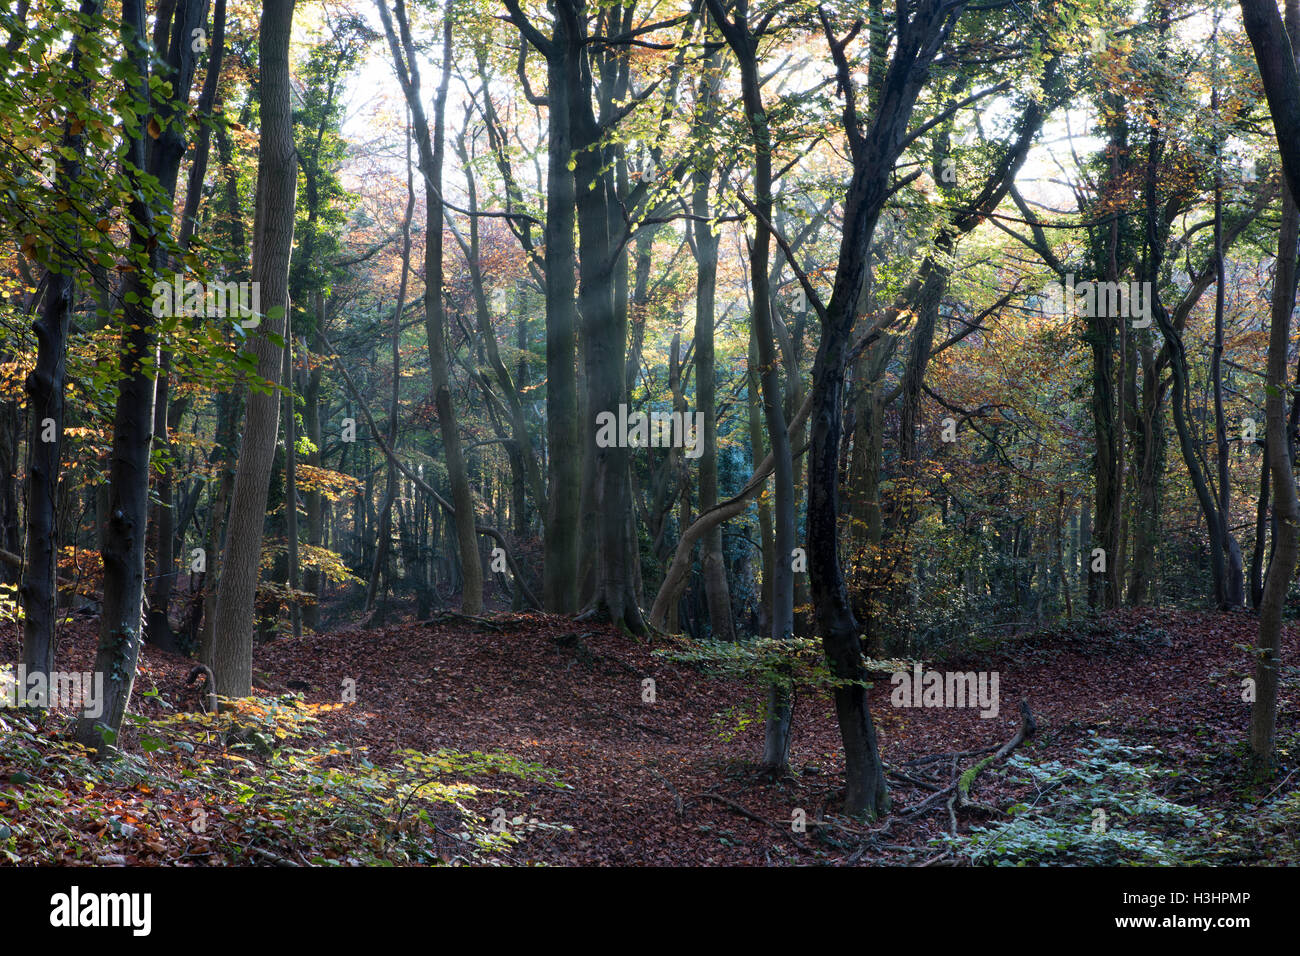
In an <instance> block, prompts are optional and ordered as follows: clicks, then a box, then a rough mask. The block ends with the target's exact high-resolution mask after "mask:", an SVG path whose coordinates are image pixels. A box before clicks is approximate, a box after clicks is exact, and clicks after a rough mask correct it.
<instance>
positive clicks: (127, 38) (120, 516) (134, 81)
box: [76, 0, 203, 756]
mask: <svg viewBox="0 0 1300 956" xmlns="http://www.w3.org/2000/svg"><path fill="white" fill-rule="evenodd" d="M202 8H203V5H202V4H201V3H200V2H199V0H179V2H178V3H177V5H176V8H175V10H174V12H173V15H172V21H171V23H170V26H171V43H170V44H164V45H167V47H168V49H167V55H166V59H165V61H164V62H165V66H166V67H167V68H168V76H167V80H168V81H169V82H170V84H171V95H170V97H169V98H168V99H166V100H162V101H155V102H154V104H153V106H154V112H155V118H156V119H157V121H158V125H159V126H160V128H161V130H162V132H161V134H160V135H159V136H158V137H157V138H156V139H154V140H153V144H152V147H151V148H150V149H149V150H148V151H146V147H145V141H146V136H147V134H146V133H145V132H144V131H143V130H142V131H141V132H140V134H139V135H138V136H136V137H133V138H130V139H128V140H127V141H126V144H125V153H124V156H123V172H124V173H125V175H126V176H127V178H128V179H130V180H131V181H133V182H139V180H140V178H141V176H142V175H143V174H146V173H147V174H148V175H152V176H153V177H155V178H156V179H157V181H158V184H159V186H160V187H161V191H162V194H163V195H164V196H166V197H172V196H174V195H175V192H176V178H177V175H178V173H179V171H180V163H181V157H182V156H183V155H184V153H185V138H184V123H183V117H184V109H183V106H184V103H185V102H186V100H187V99H188V98H189V90H190V84H191V82H192V81H193V78H194V51H193V49H192V48H191V46H190V43H189V38H190V35H191V30H193V29H194V27H195V26H196V25H197V24H198V22H199V19H200V17H201V14H202ZM159 28H160V30H163V29H165V27H164V25H163V24H162V23H161V21H160V23H159ZM146 35H147V28H146V20H145V10H144V3H143V0H124V3H123V5H122V43H123V49H124V51H125V52H124V54H123V55H124V56H125V57H127V58H128V61H129V66H130V67H131V76H130V77H129V78H128V81H127V84H128V85H127V90H126V92H127V95H128V96H130V97H133V98H136V99H138V101H139V102H140V103H149V102H150V101H151V96H150V80H151V76H150V71H149V62H150V56H149V51H148V47H147V41H146ZM181 38H184V42H182V39H181ZM143 195H144V194H143V189H142V188H137V189H136V190H133V191H132V199H131V201H130V203H129V210H130V220H131V247H132V249H137V250H152V251H150V252H148V253H147V254H146V255H147V260H141V261H138V262H137V264H136V269H135V271H133V272H131V273H129V275H128V279H127V282H126V290H125V292H126V294H124V296H123V311H124V316H123V318H124V322H123V330H122V343H121V361H120V369H121V373H122V381H121V384H120V385H119V390H118V396H117V403H116V406H115V408H114V412H113V449H112V452H111V457H110V463H109V487H108V501H107V515H106V520H104V522H103V524H102V526H101V527H102V535H103V549H102V551H101V555H100V556H101V559H102V561H103V568H104V571H103V575H104V576H103V586H104V602H103V607H102V611H101V617H100V631H99V646H98V648H97V650H96V653H95V666H94V670H95V671H96V672H97V673H100V674H103V675H104V700H103V709H102V712H101V713H99V714H95V715H92V714H87V715H84V716H83V717H82V718H81V719H80V720H79V721H78V723H77V728H76V739H77V742H78V743H80V744H82V745H83V746H85V747H87V748H89V749H91V750H94V751H95V752H96V753H97V754H98V755H100V756H106V755H107V754H109V753H112V752H113V751H112V748H113V745H114V744H115V742H116V738H117V733H118V731H119V729H120V728H121V725H122V718H123V716H124V715H125V713H126V708H127V706H128V704H129V703H130V700H131V690H132V687H133V686H134V683H135V669H136V661H137V660H138V658H139V654H140V646H141V644H142V643H143V633H142V627H141V622H142V618H143V612H144V591H145V572H144V568H145V534H146V526H147V523H148V515H149V452H150V447H151V445H152V439H153V402H154V388H155V381H154V371H153V366H154V363H155V362H156V361H157V338H156V333H155V328H154V314H153V309H152V308H151V303H152V299H153V296H152V293H151V290H150V289H149V288H148V287H147V286H146V285H145V280H146V274H147V273H146V271H145V270H146V269H147V270H148V273H149V274H151V273H152V272H153V271H154V270H155V269H156V268H157V267H158V265H159V255H158V252H157V250H158V248H159V247H160V243H159V242H158V236H157V235H156V227H155V223H154V219H153V211H152V210H151V209H150V208H149V207H148V205H147V204H146V203H145V201H144V199H143ZM101 748H106V749H101Z"/></svg>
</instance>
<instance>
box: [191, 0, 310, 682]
mask: <svg viewBox="0 0 1300 956" xmlns="http://www.w3.org/2000/svg"><path fill="white" fill-rule="evenodd" d="M293 10H294V0H266V3H265V5H264V6H263V8H262V18H261V32H260V34H259V36H258V83H259V91H260V93H261V117H262V128H261V139H260V147H259V150H258V161H257V200H256V204H255V209H256V214H255V219H254V224H253V273H252V275H253V278H252V281H253V282H255V283H257V284H258V287H259V289H260V301H261V304H262V306H263V308H264V309H265V312H266V314H265V317H264V318H262V319H261V321H260V322H259V323H258V325H257V326H256V328H255V329H254V331H253V332H252V334H250V335H249V337H248V342H247V344H246V345H245V350H246V352H247V353H248V354H249V356H250V357H251V358H253V359H254V360H255V363H256V372H255V376H256V380H250V382H249V390H248V399H247V410H246V413H245V418H244V428H243V444H242V446H241V448H240V453H239V462H238V466H237V467H236V469H235V484H234V490H233V493H232V496H231V503H230V518H229V522H228V523H227V526H226V541H225V547H224V548H223V556H222V561H221V582H220V584H219V590H218V592H217V605H216V613H215V615H214V642H213V647H212V656H211V659H210V660H206V661H205V663H206V664H208V666H209V667H211V669H212V674H213V677H214V678H215V682H216V687H217V692H218V693H220V694H222V695H224V696H226V697H246V696H248V694H249V692H250V691H251V689H252V677H253V605H254V601H255V599H256V597H257V582H258V578H259V576H260V572H261V557H262V535H263V532H264V529H265V523H266V496H267V492H268V490H269V488H270V483H271V467H272V465H273V464H274V461H275V440H276V435H277V434H278V432H279V424H280V422H279V419H280V399H279V395H278V384H279V382H280V379H281V372H282V368H283V366H282V362H283V360H284V358H283V349H284V334H285V330H286V328H287V322H286V318H287V315H288V306H289V259H290V251H291V249H292V247H293V229H294V206H295V198H296V196H297V189H298V164H297V160H296V153H295V150H294V142H293V116H292V111H291V108H290V84H289V41H290V38H291V35H292V29H293Z"/></svg>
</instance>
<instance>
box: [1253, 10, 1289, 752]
mask: <svg viewBox="0 0 1300 956" xmlns="http://www.w3.org/2000/svg"><path fill="white" fill-rule="evenodd" d="M1267 2H1268V3H1269V5H1270V7H1271V0H1267ZM1246 6H1247V2H1246V0H1243V3H1242V7H1243V10H1244V9H1245V8H1246ZM1271 9H1272V10H1273V11H1274V16H1276V8H1275V7H1271ZM1247 28H1248V30H1249V31H1250V37H1251V41H1252V42H1253V43H1255V47H1256V51H1257V53H1258V52H1259V50H1260V42H1259V40H1257V37H1256V31H1255V30H1254V29H1251V20H1250V19H1249V18H1248V19H1247ZM1286 33H1287V35H1289V37H1290V40H1291V50H1292V52H1291V53H1290V55H1289V56H1288V57H1286V59H1287V60H1288V61H1289V63H1290V65H1291V70H1290V75H1291V78H1292V83H1293V84H1294V78H1295V64H1296V57H1297V56H1298V55H1300V2H1297V0H1287V5H1286ZM1262 60H1263V57H1262V56H1261V64H1260V69H1261V72H1264V71H1265V66H1264V63H1263V62H1262ZM1280 66H1281V64H1274V65H1273V69H1274V71H1276V70H1277V69H1278V68H1279V67H1280ZM1266 86H1267V83H1266ZM1270 105H1271V106H1272V108H1273V109H1274V110H1277V109H1278V104H1277V103H1274V102H1273V97H1271V96H1270ZM1292 106H1293V107H1294V112H1293V114H1292V115H1291V116H1290V117H1282V118H1279V117H1278V116H1277V115H1276V113H1275V114H1274V123H1275V124H1276V125H1277V128H1278V135H1279V137H1281V136H1282V131H1283V128H1284V125H1285V123H1286V122H1287V121H1290V122H1293V123H1296V122H1300V100H1295V101H1293V103H1292ZM1291 145H1292V146H1297V145H1300V144H1295V143H1293V144H1291ZM1297 173H1300V170H1290V169H1289V170H1288V181H1289V184H1290V185H1289V188H1286V189H1284V190H1283V210H1284V212H1283V218H1282V228H1281V230H1280V231H1279V234H1278V253H1277V265H1276V271H1275V273H1274V276H1273V302H1272V310H1271V321H1270V325H1269V339H1268V372H1267V378H1266V379H1265V382H1266V384H1265V392H1266V398H1265V400H1264V408H1265V411H1264V415H1265V420H1266V429H1265V431H1266V438H1265V443H1264V444H1265V451H1266V453H1267V455H1268V462H1269V467H1270V469H1271V470H1272V473H1273V474H1272V478H1273V499H1274V504H1273V513H1274V516H1275V519H1276V522H1275V525H1274V536H1273V560H1272V561H1271V562H1270V563H1269V567H1268V577H1267V578H1266V579H1265V581H1264V592H1263V595H1262V596H1261V600H1260V603H1259V646H1258V649H1257V652H1256V657H1255V704H1254V707H1252V708H1251V713H1250V750H1251V756H1252V759H1253V762H1254V764H1255V769H1256V772H1258V773H1261V774H1271V773H1272V770H1273V763H1274V755H1273V748H1274V742H1275V739H1276V733H1277V696H1278V695H1277V690H1278V687H1277V685H1278V671H1279V670H1280V669H1281V667H1282V653H1281V652H1282V614H1283V611H1284V610H1285V608H1286V598H1287V593H1288V591H1289V590H1290V588H1291V584H1292V581H1293V580H1294V577H1295V569H1296V562H1297V545H1298V543H1300V501H1297V495H1296V484H1295V474H1294V471H1293V468H1292V462H1291V454H1290V451H1289V450H1290V446H1291V442H1292V437H1293V436H1291V435H1290V434H1288V432H1287V429H1286V420H1285V417H1284V416H1285V413H1286V412H1285V406H1286V377H1287V359H1288V358H1289V355H1288V349H1289V346H1290V338H1291V313H1292V311H1293V310H1294V308H1295V296H1296V278H1297V264H1296V256H1297V250H1298V249H1300V234H1298V233H1297V217H1296V215H1295V209H1296V199H1297V192H1296V186H1297V185H1300V175H1296V174H1297ZM1288 213H1289V215H1288Z"/></svg>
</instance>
